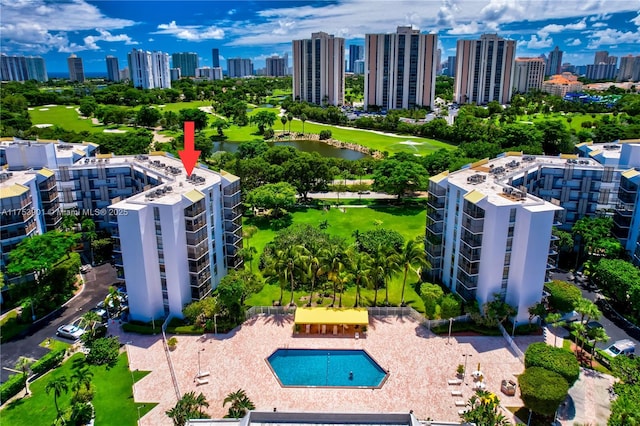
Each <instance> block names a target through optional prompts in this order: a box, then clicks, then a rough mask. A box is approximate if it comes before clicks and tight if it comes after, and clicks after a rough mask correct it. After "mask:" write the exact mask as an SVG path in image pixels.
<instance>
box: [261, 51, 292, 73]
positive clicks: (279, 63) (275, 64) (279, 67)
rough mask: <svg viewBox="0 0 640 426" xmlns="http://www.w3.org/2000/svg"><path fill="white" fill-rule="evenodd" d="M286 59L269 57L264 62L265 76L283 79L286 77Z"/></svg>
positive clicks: (287, 66)
mask: <svg viewBox="0 0 640 426" xmlns="http://www.w3.org/2000/svg"><path fill="white" fill-rule="evenodd" d="M288 68H289V65H288V64H287V58H286V57H285V58H281V57H280V56H278V55H274V56H271V57H269V58H267V60H266V66H265V75H268V76H271V77H283V76H285V75H287V69H288Z"/></svg>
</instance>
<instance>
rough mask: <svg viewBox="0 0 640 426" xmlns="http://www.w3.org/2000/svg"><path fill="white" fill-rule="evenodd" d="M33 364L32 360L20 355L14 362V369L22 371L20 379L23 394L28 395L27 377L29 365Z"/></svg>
mask: <svg viewBox="0 0 640 426" xmlns="http://www.w3.org/2000/svg"><path fill="white" fill-rule="evenodd" d="M31 364H33V360H31V359H29V358H27V357H24V356H21V357H20V358H18V362H17V363H16V370H20V371H22V380H23V382H24V394H25V395H29V388H28V387H27V378H28V373H29V367H31Z"/></svg>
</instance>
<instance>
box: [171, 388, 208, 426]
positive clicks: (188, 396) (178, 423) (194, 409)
mask: <svg viewBox="0 0 640 426" xmlns="http://www.w3.org/2000/svg"><path fill="white" fill-rule="evenodd" d="M206 407H209V402H208V401H207V399H206V398H205V396H204V395H203V394H202V393H200V394H199V395H197V396H196V394H195V392H187V393H185V394H184V395H182V398H180V400H179V401H178V402H177V403H176V405H175V406H174V407H173V408H172V409H170V410H167V411H166V412H165V414H166V415H167V416H168V417H169V418H170V419H171V420H173V424H174V425H175V426H184V424H185V423H186V422H187V420H189V419H206V418H209V416H208V415H207V414H206V413H205V412H204V411H203V408H206Z"/></svg>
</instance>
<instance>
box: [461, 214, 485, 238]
mask: <svg viewBox="0 0 640 426" xmlns="http://www.w3.org/2000/svg"><path fill="white" fill-rule="evenodd" d="M462 226H463V227H464V228H466V229H467V230H468V231H469V232H472V233H474V234H481V233H482V231H483V230H484V219H471V218H470V217H468V216H467V215H466V214H465V215H463V217H462Z"/></svg>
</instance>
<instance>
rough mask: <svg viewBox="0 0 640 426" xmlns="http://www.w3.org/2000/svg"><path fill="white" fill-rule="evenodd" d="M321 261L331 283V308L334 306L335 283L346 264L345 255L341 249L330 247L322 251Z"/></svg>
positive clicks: (334, 246)
mask: <svg viewBox="0 0 640 426" xmlns="http://www.w3.org/2000/svg"><path fill="white" fill-rule="evenodd" d="M322 259H323V263H324V264H325V267H326V271H327V278H328V279H329V281H331V282H332V283H333V301H332V302H331V306H334V305H335V304H336V291H337V288H336V287H337V283H338V281H339V280H340V273H341V272H342V270H343V269H344V266H345V264H346V262H347V259H346V255H345V252H344V250H342V247H340V246H339V245H332V246H329V247H328V248H326V249H324V250H323V251H322Z"/></svg>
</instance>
